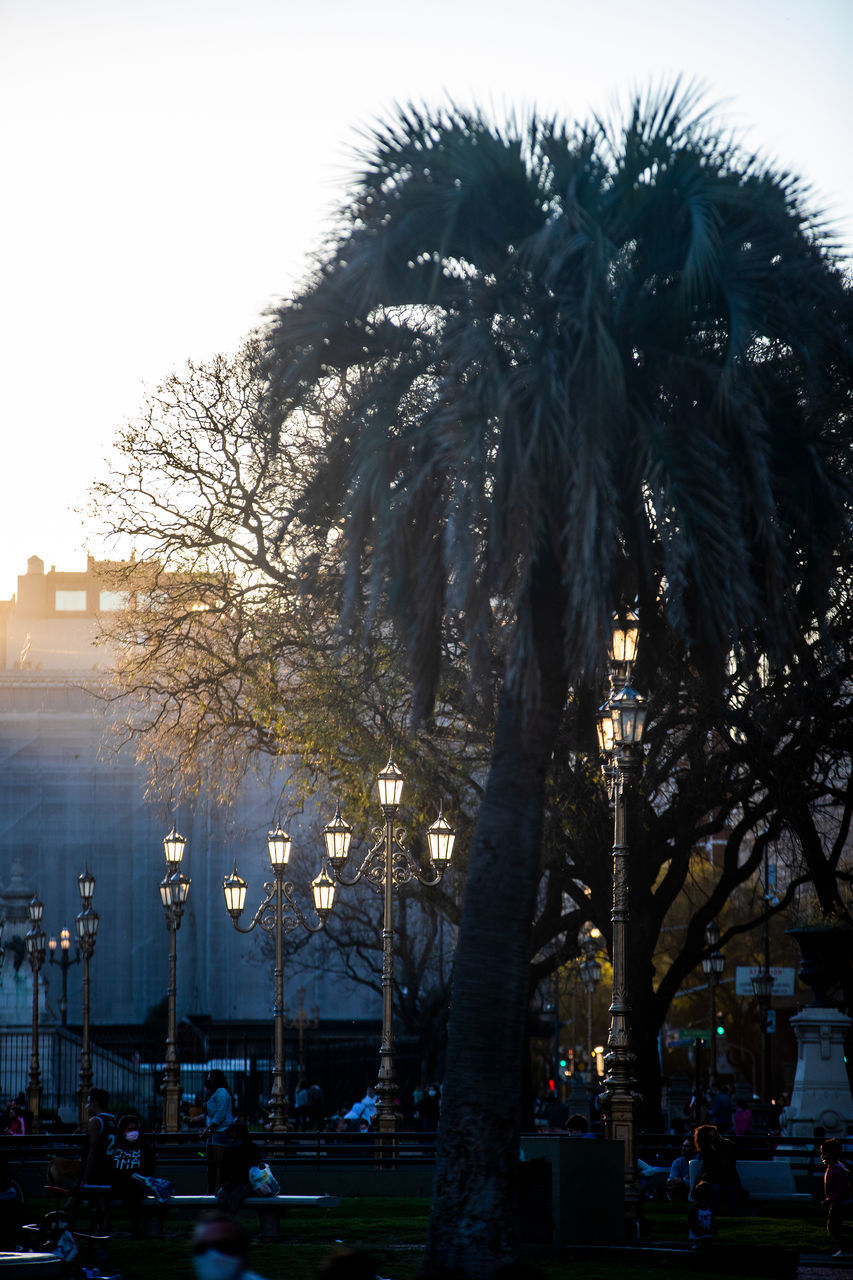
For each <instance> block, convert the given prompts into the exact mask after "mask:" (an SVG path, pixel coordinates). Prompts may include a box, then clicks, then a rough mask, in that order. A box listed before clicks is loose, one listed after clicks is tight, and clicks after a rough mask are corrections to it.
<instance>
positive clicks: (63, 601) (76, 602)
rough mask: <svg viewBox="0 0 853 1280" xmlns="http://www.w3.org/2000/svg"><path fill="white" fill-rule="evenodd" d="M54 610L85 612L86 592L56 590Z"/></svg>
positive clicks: (59, 611) (58, 611) (60, 611)
mask: <svg viewBox="0 0 853 1280" xmlns="http://www.w3.org/2000/svg"><path fill="white" fill-rule="evenodd" d="M56 612H57V613H85V612H86V592H85V591H57V593H56Z"/></svg>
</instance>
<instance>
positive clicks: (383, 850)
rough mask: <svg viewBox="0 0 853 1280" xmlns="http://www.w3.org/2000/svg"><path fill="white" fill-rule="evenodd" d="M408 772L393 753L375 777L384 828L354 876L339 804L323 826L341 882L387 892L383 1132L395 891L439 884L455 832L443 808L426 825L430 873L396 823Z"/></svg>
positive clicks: (381, 1126)
mask: <svg viewBox="0 0 853 1280" xmlns="http://www.w3.org/2000/svg"><path fill="white" fill-rule="evenodd" d="M403 781H404V779H403V775H402V773H401V772H400V770H399V769H398V768H397V766H396V765H395V764H394V761H393V760H392V759H391V757H390V756H389V758H388V763H387V765H386V766H385V768H384V769H383V770H382V772H381V773H380V774H379V776H378V777H377V779H376V783H377V788H378V791H379V804H380V806H381V808H382V813H383V816H384V818H385V828H384V831H383V830H382V829H377V830H376V831H374V841H375V843H374V844H373V846H372V847H371V848H370V849H369V850H368V852H367V854H366V855H365V857H364V860H363V862H362V863H361V866H360V867H359V868H358V870H357V871H356V873H355V875H353V876H352V877H351V878H346V877H344V876H343V875H342V874H341V872H342V869H343V866H344V864H345V862H346V860H347V857H348V855H349V846H350V840H351V838H352V828H351V827H350V826H349V825H348V824H347V823H346V822H345V821H344V820H343V818H342V817H341V811H340V809H338V810H337V811H336V813H335V816H334V818H333V819H332V821H331V822H330V823H328V824H327V825H326V827H324V829H323V838H324V840H325V842H326V858H327V860H328V863H329V866H330V867H331V869H332V874H333V875H334V877H335V879H336V880H337V881H338V883H339V884H342V885H347V886H350V885H354V884H357V883H358V882H359V880H366V881H367V883H368V884H370V885H371V886H372V887H373V888H374V889H375V890H376V891H377V892H379V893H382V895H383V903H384V908H383V914H382V1043H381V1045H380V1049H379V1078H378V1080H377V1082H376V1094H377V1099H378V1100H377V1104H376V1123H377V1128H378V1130H379V1132H380V1133H395V1132H396V1130H397V1108H396V1105H395V1100H396V1096H397V1081H396V1078H395V1070H394V890H395V889H397V888H399V887H400V886H401V885H404V884H408V883H409V882H410V881H411V880H417V882H418V884H422V885H425V886H432V885H436V884H438V882H439V880H441V878H442V876H443V874H444V872H445V870H446V869H447V867H448V866H449V865H450V859H451V857H452V854H453V843H454V841H455V839H456V833H455V832H454V830H453V828H452V827H451V826H450V824H449V823H448V821H447V819H446V818H445V817H444V814H443V813H442V812H441V810H439V814H438V817H437V818H436V820H435V822H434V823H433V824H432V826H431V827H430V828H429V829H428V830H427V841H428V843H429V860H430V864H431V868H432V873H431V875H430V874H428V873H426V872H424V871H423V870H422V868H421V867H420V866H419V865H418V863H417V862H416V861H415V859H414V858H413V856H412V854H411V853H410V852H409V850H408V849H407V848H406V844H405V839H406V836H405V832H404V831H403V830H402V829H401V828H399V827H397V828H396V829H395V827H394V820H395V818H396V816H397V810H398V808H399V806H400V797H401V795H402V793H403Z"/></svg>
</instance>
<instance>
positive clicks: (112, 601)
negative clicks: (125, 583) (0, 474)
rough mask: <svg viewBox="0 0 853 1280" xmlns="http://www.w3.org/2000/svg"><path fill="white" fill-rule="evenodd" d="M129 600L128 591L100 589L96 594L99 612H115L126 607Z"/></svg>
mask: <svg viewBox="0 0 853 1280" xmlns="http://www.w3.org/2000/svg"><path fill="white" fill-rule="evenodd" d="M129 602H130V593H129V592H128V591H102V592H100V594H99V596H98V608H99V609H100V611H101V613H117V612H118V611H119V610H120V609H126V608H127V607H128V604H129Z"/></svg>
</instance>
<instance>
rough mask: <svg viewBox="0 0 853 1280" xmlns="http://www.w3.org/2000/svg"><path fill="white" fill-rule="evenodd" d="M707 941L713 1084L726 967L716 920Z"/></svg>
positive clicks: (704, 967) (704, 961)
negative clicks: (720, 993)
mask: <svg viewBox="0 0 853 1280" xmlns="http://www.w3.org/2000/svg"><path fill="white" fill-rule="evenodd" d="M705 942H706V943H707V944H708V946H709V947H710V948H711V954H710V955H708V956H704V957H703V959H702V971H703V973H704V974H705V975H706V976H707V979H708V989H709V991H710V993H711V996H710V1000H711V1003H710V1022H709V1024H708V1025H709V1029H710V1032H711V1043H710V1045H709V1046H708V1047H709V1049H710V1057H709V1059H708V1070H709V1071H710V1079H709V1081H708V1083H709V1084H713V1083H714V1080H715V1079H716V1077H717V983H718V982H719V981H720V975H721V974H722V972H723V969H724V968H725V967H726V962H725V959H724V957H723V954H722V952H721V951H718V950H717V947H718V946H719V944H720V926H719V925H718V924H717V922H716V920H711V921H710V922H709V923H708V924H707V925H706V926H705Z"/></svg>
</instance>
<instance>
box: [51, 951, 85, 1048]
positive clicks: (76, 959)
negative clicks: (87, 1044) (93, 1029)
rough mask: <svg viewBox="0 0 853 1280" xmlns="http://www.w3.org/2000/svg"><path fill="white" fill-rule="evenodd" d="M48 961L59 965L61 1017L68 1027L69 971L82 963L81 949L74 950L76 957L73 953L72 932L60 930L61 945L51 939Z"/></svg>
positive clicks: (64, 1024)
mask: <svg viewBox="0 0 853 1280" xmlns="http://www.w3.org/2000/svg"><path fill="white" fill-rule="evenodd" d="M57 945H58V946H59V959H58V960H57V958H56V948H57ZM47 950H48V960H49V961H50V963H51V964H58V965H59V967H60V972H61V974H62V995H61V996H60V997H59V1017H60V1020H61V1022H62V1025H63V1027H67V1026H68V970H69V969H70V968H71V966H72V965H73V964H79V963H80V948H79V946H78V947H75V948H74V955H73V957H72V955H71V954H70V953H71V930H70V929H60V931H59V943H58V944H57V941H56V938H50V939H49V941H48V944H47Z"/></svg>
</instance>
